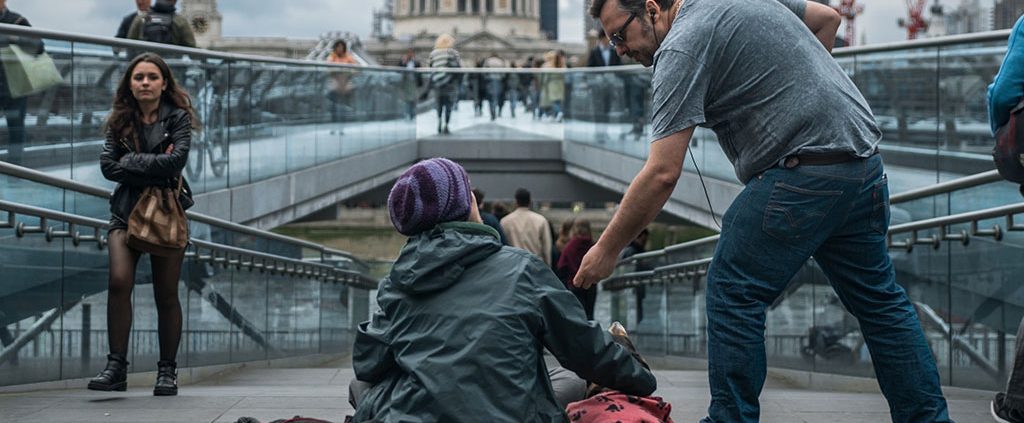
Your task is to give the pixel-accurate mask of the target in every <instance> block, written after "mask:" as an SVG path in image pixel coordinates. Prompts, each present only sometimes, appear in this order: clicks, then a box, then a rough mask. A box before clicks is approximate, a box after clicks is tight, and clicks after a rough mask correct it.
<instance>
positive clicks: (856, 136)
mask: <svg viewBox="0 0 1024 423" xmlns="http://www.w3.org/2000/svg"><path fill="white" fill-rule="evenodd" d="M683 1H684V3H683V5H682V6H681V7H680V9H679V13H678V15H677V16H676V18H675V21H674V22H673V23H672V29H671V30H669V31H668V34H667V35H666V36H665V40H664V42H662V44H661V48H659V49H658V51H657V52H656V53H655V56H654V76H653V81H652V85H653V88H654V94H653V102H654V104H653V117H652V125H653V132H654V137H653V139H654V140H658V139H661V138H664V137H667V136H669V135H672V134H674V133H676V132H679V131H681V130H683V129H686V128H689V127H692V126H704V127H708V128H711V129H712V130H713V131H714V132H715V134H717V135H718V139H719V142H720V143H721V145H722V149H723V150H725V154H726V156H728V158H729V160H730V161H731V162H732V164H733V166H734V167H735V168H736V176H737V177H738V178H739V180H740V181H741V182H743V183H744V184H745V183H747V181H749V180H750V178H752V177H753V176H754V175H757V174H758V173H760V172H762V171H764V170H766V169H768V168H771V167H772V166H775V165H776V164H777V163H778V162H779V161H780V160H782V159H783V158H785V157H786V156H788V155H790V154H796V153H798V152H799V153H803V154H806V153H824V152H849V153H850V154H853V155H856V156H859V157H867V156H869V155H871V153H872V152H873V151H874V150H875V146H876V145H877V144H878V142H879V140H880V139H881V137H882V133H881V131H879V130H878V126H877V125H876V124H875V119H874V116H873V115H872V114H871V108H870V107H869V106H868V104H867V101H865V100H864V96H862V95H861V93H860V91H859V90H858V89H857V87H856V86H855V85H854V84H853V81H851V80H850V78H849V77H848V76H847V75H846V72H845V71H844V70H843V69H842V68H841V67H840V66H839V64H838V63H836V61H835V60H834V59H833V58H832V56H831V55H830V54H829V53H828V51H827V50H825V48H824V47H823V46H822V45H821V43H820V42H819V41H818V39H817V38H815V37H814V34H813V33H811V31H810V30H809V29H808V28H807V26H806V25H805V24H804V22H803V16H804V12H805V10H806V7H807V4H806V2H804V1H802V0H683Z"/></svg>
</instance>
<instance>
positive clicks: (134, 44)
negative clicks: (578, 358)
mask: <svg viewBox="0 0 1024 423" xmlns="http://www.w3.org/2000/svg"><path fill="white" fill-rule="evenodd" d="M1010 32H1011V30H998V31H987V32H976V33H971V34H960V35H950V36H945V37H935V38H926V39H919V40H912V41H901V42H895V43H885V44H873V45H869V46H855V47H841V48H837V49H835V51H833V52H832V55H833V56H834V57H837V58H841V57H846V56H854V55H858V54H868V53H880V52H887V51H896V50H907V49H919V48H929V47H944V46H950V45H956V44H968V43H979V42H988V41H1000V40H1006V39H1008V38H1009V35H1010ZM0 33H5V34H15V35H26V36H30V37H38V38H49V39H54V40H62V41H70V42H82V43H90V44H100V45H105V46H110V47H120V48H125V49H143V50H156V51H161V52H170V53H178V54H188V55H189V56H190V57H191V56H198V57H206V58H213V59H221V60H226V61H251V62H264V63H278V64H283V65H298V66H327V67H339V68H350V69H373V70H381V71H389V72H416V73H429V72H433V71H436V68H417V69H407V68H403V67H399V66H381V65H366V66H357V65H346V64H339V63H328V62H314V61H310V60H300V59H286V58H281V57H269V56H257V55H250V54H240V53H225V52H220V51H213V50H205V49H198V48H191V47H181V46H174V45H168V44H158V43H150V42H146V41H138V40H128V39H124V38H114V37H106V36H99V35H90V34H82V33H75V32H66V31H56V30H51V29H43V28H38V27H25V26H21V25H9V24H0ZM643 69H647V68H644V67H643V66H641V65H626V66H617V67H616V69H607V68H604V67H594V68H587V67H578V68H453V69H452V71H453V72H460V73H493V72H499V73H565V72H574V73H575V72H609V71H614V72H630V71H636V70H643Z"/></svg>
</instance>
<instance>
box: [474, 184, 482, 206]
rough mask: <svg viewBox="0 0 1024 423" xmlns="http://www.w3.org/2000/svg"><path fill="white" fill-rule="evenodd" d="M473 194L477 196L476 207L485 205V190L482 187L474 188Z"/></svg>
mask: <svg viewBox="0 0 1024 423" xmlns="http://www.w3.org/2000/svg"><path fill="white" fill-rule="evenodd" d="M473 196H474V197H476V207H477V208H480V207H483V205H484V192H483V191H481V190H480V188H473Z"/></svg>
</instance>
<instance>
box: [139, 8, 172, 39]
mask: <svg viewBox="0 0 1024 423" xmlns="http://www.w3.org/2000/svg"><path fill="white" fill-rule="evenodd" d="M173 24H174V14H173V13H153V12H150V13H147V14H146V15H145V16H143V18H142V41H149V42H151V43H161V44H171V27H172V25H173Z"/></svg>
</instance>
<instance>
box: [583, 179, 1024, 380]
mask: <svg viewBox="0 0 1024 423" xmlns="http://www.w3.org/2000/svg"><path fill="white" fill-rule="evenodd" d="M973 179H974V182H967V181H966V180H964V179H960V180H952V181H947V184H948V185H950V186H949V187H948V188H949V189H942V187H937V188H939V189H934V188H929V189H931V190H932V191H933V192H931V193H928V192H924V193H918V194H914V193H909V192H908V193H907V194H903V195H895V196H893V197H892V203H893V204H892V207H891V208H892V210H893V225H892V227H891V229H890V236H889V238H890V255H891V256H892V259H893V263H894V265H895V268H896V276H897V281H898V283H900V285H902V286H903V287H904V288H905V289H906V290H907V293H908V294H909V296H910V299H911V301H913V302H914V303H915V305H916V306H917V309H918V314H919V316H920V317H921V322H922V325H923V327H924V328H925V332H926V335H927V337H928V341H929V344H930V346H931V348H932V351H933V353H934V355H935V358H936V361H937V363H938V364H939V370H940V373H941V375H942V380H943V383H945V384H948V385H953V386H961V387H968V388H979V389H990V390H1001V389H1002V388H1003V386H1005V383H1006V378H1007V377H1008V371H1009V370H1010V366H1012V363H1013V354H1014V350H1013V348H1014V343H1015V342H1016V335H1015V334H1016V333H1017V325H1018V324H1019V323H1020V322H1021V318H1022V317H1024V290H1021V289H1020V288H1021V285H1020V283H1019V278H1018V276H1019V275H1020V274H1021V273H1022V272H1024V264H1022V263H1021V261H1020V260H1019V258H1020V257H1021V256H1022V254H1024V251H1022V250H1021V247H1020V246H1021V245H1022V244H1021V243H1022V241H1024V225H1022V224H1021V221H1022V220H1024V202H1020V197H1019V194H1016V195H1018V197H1016V200H1017V201H1014V202H1011V203H1009V204H1007V203H1002V204H998V205H992V206H980V207H979V205H980V204H982V203H984V201H982V200H980V199H983V198H984V199H990V200H992V203H998V201H997V199H1003V198H1007V197H1006V195H1007V192H1006V191H1008V190H1012V191H1016V187H1015V186H1012V185H1011V184H1008V183H1006V182H1003V181H1001V180H999V177H998V175H997V174H995V173H994V172H987V173H986V174H984V175H981V177H975V178H973ZM957 184H959V185H960V186H959V187H957V186H955V185H957ZM938 205H942V206H943V207H939V206H938ZM716 241H717V240H716V238H715V237H711V238H708V239H704V240H698V241H693V242H689V243H685V244H680V245H676V246H672V247H669V248H666V249H664V250H659V251H654V252H650V253H647V254H644V255H641V256H637V257H636V258H635V259H634V260H628V261H626V262H623V263H621V264H620V266H619V268H618V269H617V273H618V276H616V277H613V278H612V279H610V280H608V281H606V282H605V285H604V288H605V289H604V291H602V294H603V295H601V296H600V297H599V298H601V300H600V301H601V302H602V303H603V306H601V307H599V308H598V309H599V313H598V318H599V319H600V320H604V321H606V322H609V321H612V320H619V321H621V322H624V323H625V324H626V325H627V328H629V329H632V330H633V332H632V333H635V334H636V336H635V338H636V340H637V341H638V343H639V344H640V345H641V348H643V349H644V350H646V351H652V352H654V353H660V354H667V355H675V356H686V357H698V358H706V354H707V351H706V345H707V337H706V328H707V325H706V318H705V297H704V293H705V288H706V284H707V281H706V279H705V275H706V272H707V268H708V266H709V265H710V263H711V260H710V258H711V256H712V254H713V250H714V247H715V245H716ZM767 317H768V318H767V325H766V331H765V339H766V351H767V354H768V360H769V361H768V362H769V366H773V367H780V368H789V369H798V370H807V371H814V372H822V373H833V374H841V375H851V376H863V377H873V375H874V374H873V370H872V366H871V359H870V356H869V355H868V353H867V349H866V346H865V344H864V340H863V336H862V335H861V333H860V331H859V326H858V324H857V321H856V319H855V318H854V317H853V316H852V315H850V314H849V313H847V312H846V310H845V309H844V308H843V306H842V305H841V302H840V300H839V298H838V296H837V295H836V294H835V292H834V291H833V290H832V288H831V286H830V285H829V283H828V280H827V279H826V278H825V276H824V274H823V273H822V271H821V270H820V268H818V266H817V265H816V264H815V262H814V260H813V259H812V260H811V261H809V262H808V263H807V264H806V265H805V266H804V268H803V269H802V270H801V271H800V272H799V273H798V274H797V275H796V276H795V277H794V278H793V280H792V281H790V284H789V287H788V289H787V290H786V291H785V292H784V293H783V294H782V296H781V297H780V298H779V300H777V301H776V302H775V303H774V304H772V305H771V307H769V311H768V316H767Z"/></svg>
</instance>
